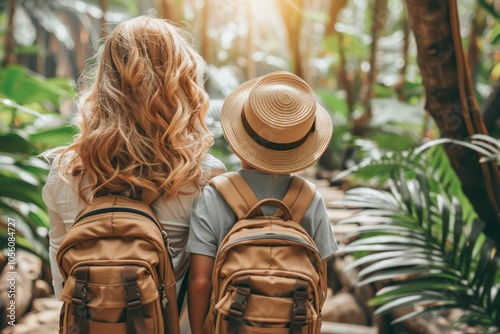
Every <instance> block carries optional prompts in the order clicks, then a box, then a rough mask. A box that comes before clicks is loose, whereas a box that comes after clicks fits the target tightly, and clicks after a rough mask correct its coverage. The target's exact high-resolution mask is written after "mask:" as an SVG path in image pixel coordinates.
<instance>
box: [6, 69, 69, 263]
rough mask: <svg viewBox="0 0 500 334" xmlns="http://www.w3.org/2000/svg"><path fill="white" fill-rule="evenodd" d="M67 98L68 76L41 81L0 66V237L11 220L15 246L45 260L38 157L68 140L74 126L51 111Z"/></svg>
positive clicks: (44, 169)
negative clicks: (14, 230) (14, 231)
mask: <svg viewBox="0 0 500 334" xmlns="http://www.w3.org/2000/svg"><path fill="white" fill-rule="evenodd" d="M72 96H73V85H72V83H71V81H70V80H62V79H46V78H43V77H40V76H39V75H36V74H33V73H31V72H29V71H28V70H27V69H26V68H24V67H21V66H17V65H14V66H9V67H7V68H2V69H0V141H1V142H2V147H1V150H0V183H1V184H2V187H0V216H1V217H2V218H1V219H0V240H2V248H3V247H6V246H7V242H6V241H7V238H8V236H9V235H8V226H7V224H8V220H9V218H10V219H14V220H15V221H16V244H17V245H18V247H19V248H23V249H25V250H28V251H30V252H32V253H34V254H36V255H38V256H40V257H41V258H42V259H43V260H44V261H45V262H46V263H48V262H47V261H48V239H47V232H48V229H49V226H50V225H49V218H48V214H47V210H46V207H45V204H44V202H43V199H42V188H43V185H44V184H45V181H46V177H47V174H48V171H49V169H50V167H49V165H48V164H47V163H46V162H45V161H44V160H42V159H41V158H39V157H38V155H39V154H40V153H42V152H43V151H45V150H46V149H49V148H52V147H55V146H62V145H66V144H67V143H69V142H70V141H71V140H72V136H73V135H74V134H75V129H74V128H73V127H71V126H69V125H68V124H67V121H65V120H64V119H63V118H62V117H61V116H60V115H59V113H58V112H57V111H58V110H59V107H60V104H61V101H63V99H68V98H72ZM4 241H5V242H4Z"/></svg>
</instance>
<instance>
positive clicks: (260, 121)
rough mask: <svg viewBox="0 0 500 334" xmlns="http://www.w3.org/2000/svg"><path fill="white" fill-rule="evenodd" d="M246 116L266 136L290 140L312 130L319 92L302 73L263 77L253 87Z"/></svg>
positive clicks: (266, 137) (282, 142) (245, 110)
mask: <svg viewBox="0 0 500 334" xmlns="http://www.w3.org/2000/svg"><path fill="white" fill-rule="evenodd" d="M243 113H244V117H245V118H246V121H247V122H248V124H249V126H250V127H251V128H252V130H253V131H255V133H257V134H258V135H259V136H260V137H262V138H263V139H265V140H267V141H269V142H273V143H278V144H288V143H293V142H296V141H298V140H300V139H302V138H304V137H305V136H307V135H308V133H309V132H310V129H311V127H312V126H313V124H314V120H315V114H316V95H315V94H314V92H313V90H312V89H311V88H310V87H309V86H308V85H307V84H306V83H305V82H304V81H303V80H302V79H300V78H299V77H297V76H294V75H291V74H287V73H283V74H282V75H276V74H273V75H268V76H264V77H262V78H260V80H258V82H257V83H256V84H255V85H254V87H253V88H252V90H251V91H250V93H249V95H248V98H247V100H246V102H245V106H244V110H243Z"/></svg>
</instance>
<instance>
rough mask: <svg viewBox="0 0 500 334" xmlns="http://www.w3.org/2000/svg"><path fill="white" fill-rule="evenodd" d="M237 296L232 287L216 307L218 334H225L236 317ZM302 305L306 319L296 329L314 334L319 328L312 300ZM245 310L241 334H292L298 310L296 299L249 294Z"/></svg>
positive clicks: (235, 290) (242, 315)
mask: <svg viewBox="0 0 500 334" xmlns="http://www.w3.org/2000/svg"><path fill="white" fill-rule="evenodd" d="M237 294H238V292H237V289H235V288H234V287H230V289H229V291H228V293H227V294H226V295H225V296H224V298H223V299H221V300H220V301H219V302H218V303H217V305H216V306H215V309H216V310H217V312H218V319H219V321H218V326H219V330H218V331H216V332H220V333H222V334H224V333H226V331H227V328H228V326H229V325H230V322H231V317H234V314H232V312H231V307H232V305H233V303H234V301H235V300H237V299H238V296H237ZM303 302H304V317H301V318H300V322H298V321H297V323H296V325H295V326H297V327H299V328H301V332H302V333H314V330H313V331H310V329H311V328H315V327H316V321H317V319H318V316H317V314H316V312H315V310H314V308H313V306H312V305H311V303H310V302H309V300H307V299H306V300H304V301H303ZM243 307H244V310H243V312H242V313H241V317H240V318H239V319H238V320H237V321H239V322H240V324H241V326H240V332H241V333H249V334H250V333H251V334H261V333H262V334H264V333H272V334H281V333H283V334H284V333H290V327H291V326H293V324H292V321H293V320H292V319H293V310H294V307H296V303H295V301H294V299H293V298H280V297H269V296H263V295H257V294H251V293H250V294H249V295H248V296H247V298H246V300H245V301H244V303H243Z"/></svg>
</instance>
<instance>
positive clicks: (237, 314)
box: [204, 172, 326, 334]
mask: <svg viewBox="0 0 500 334" xmlns="http://www.w3.org/2000/svg"><path fill="white" fill-rule="evenodd" d="M210 184H211V185H212V186H214V187H215V188H216V189H217V191H218V192H219V193H220V194H221V195H222V197H223V198H224V199H225V201H226V202H227V203H228V205H229V206H230V207H231V209H232V210H233V211H234V212H235V214H236V215H237V217H238V222H237V223H236V224H235V225H234V226H233V227H232V229H231V231H230V232H229V233H228V234H227V236H226V237H225V238H224V240H223V241H222V242H221V244H220V245H219V249H218V251H217V256H216V258H215V263H214V269H213V274H212V284H213V290H212V297H211V303H210V310H209V314H208V316H207V319H206V321H205V326H204V332H205V333H217V334H236V333H246V334H268V333H273V334H289V333H291V334H299V333H301V334H306V333H313V334H319V333H320V330H321V308H322V306H323V303H324V300H325V296H326V268H325V266H324V263H323V261H322V259H321V256H320V254H319V252H318V250H317V248H316V245H315V243H314V241H313V239H312V238H311V236H309V235H308V234H307V232H306V231H305V230H304V229H303V228H302V227H301V226H300V225H299V222H300V220H301V219H302V217H303V215H304V213H305V212H306V210H307V208H308V207H309V205H310V203H311V201H312V199H313V197H314V194H315V186H314V184H312V183H310V182H308V181H305V180H303V179H301V178H299V177H297V176H293V177H292V180H291V182H290V186H289V188H288V191H287V193H286V194H285V196H284V198H283V199H282V200H278V199H272V198H269V199H264V200H261V201H257V198H256V197H255V194H254V193H253V191H252V190H251V188H250V187H249V185H248V184H247V183H246V181H245V180H244V179H243V178H242V177H241V176H240V175H239V174H237V173H234V172H231V173H226V174H223V175H220V176H217V177H215V178H213V179H212V180H211V181H210ZM263 206H273V207H276V208H277V209H278V211H277V213H276V214H275V215H274V216H263V215H262V212H261V208H262V207H263Z"/></svg>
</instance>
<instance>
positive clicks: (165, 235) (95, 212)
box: [73, 207, 177, 257]
mask: <svg viewBox="0 0 500 334" xmlns="http://www.w3.org/2000/svg"><path fill="white" fill-rule="evenodd" d="M109 212H128V213H135V214H137V215H140V216H143V217H146V218H148V219H149V220H151V221H152V222H153V223H155V224H157V226H158V222H157V220H156V219H154V218H153V217H152V216H151V215H149V214H147V213H145V212H143V211H140V210H136V209H132V208H121V207H112V208H102V209H96V210H92V211H89V212H87V213H85V214H83V215H82V216H80V218H78V220H76V221H75V222H74V223H73V226H74V225H76V224H77V223H78V222H79V221H81V220H82V219H84V218H87V217H90V216H95V215H98V214H101V213H109ZM158 228H160V227H159V226H158ZM160 230H161V235H162V237H163V242H164V243H165V246H166V247H167V251H168V254H170V256H171V257H174V256H175V255H177V252H176V251H175V250H174V249H173V248H172V246H171V245H170V238H169V237H168V233H167V231H165V230H164V229H163V228H160Z"/></svg>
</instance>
